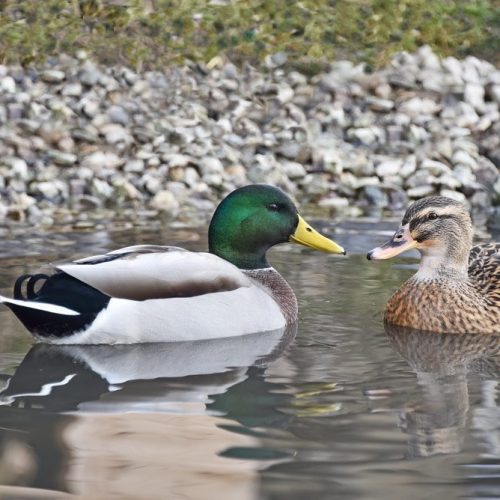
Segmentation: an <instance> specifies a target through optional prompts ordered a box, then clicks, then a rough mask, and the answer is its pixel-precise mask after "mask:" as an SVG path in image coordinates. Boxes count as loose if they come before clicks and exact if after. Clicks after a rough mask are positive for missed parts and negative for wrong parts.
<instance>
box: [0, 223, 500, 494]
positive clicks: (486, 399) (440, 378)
mask: <svg viewBox="0 0 500 500" xmlns="http://www.w3.org/2000/svg"><path fill="white" fill-rule="evenodd" d="M393 227H394V224H387V225H377V226H373V225H369V224H361V223H357V224H353V225H348V226H344V227H343V231H342V232H339V234H337V235H336V239H337V240H338V241H339V243H341V244H342V245H344V246H346V247H347V248H354V249H357V250H358V252H359V254H356V253H354V254H352V255H350V256H349V257H348V258H337V257H333V256H329V255H324V254H318V253H313V252H310V251H308V250H306V249H304V250H302V249H300V248H298V247H292V246H291V245H287V246H283V247H281V248H279V249H276V250H273V254H272V256H271V260H272V262H273V264H275V266H276V267H277V268H278V269H279V270H280V271H282V273H283V274H284V275H285V276H286V278H287V279H288V281H289V282H290V283H291V284H292V286H293V288H294V289H295V290H296V293H297V296H298V298H299V303H300V310H301V318H300V323H299V325H298V331H297V332H295V331H287V332H271V333H269V332H268V333H263V334H258V335H255V336H248V337H245V338H240V339H232V340H220V341H212V342H199V343H185V344H176V345H168V344H163V345H158V346H152V345H149V346H117V347H108V346H103V347H71V346H69V347H56V346H42V345H39V346H34V347H32V346H31V340H30V338H29V336H28V335H27V334H26V333H25V332H24V330H23V329H22V327H21V326H20V325H19V324H18V323H17V321H16V320H15V319H14V318H12V316H11V315H10V314H9V312H8V311H4V310H2V311H1V312H0V321H1V323H0V324H1V325H2V336H1V337H0V349H1V352H2V354H1V355H0V366H1V369H0V374H1V375H0V377H1V378H0V381H1V382H2V383H3V385H4V388H3V390H2V391H1V394H0V484H2V485H3V486H0V494H2V495H3V496H9V497H12V498H35V497H36V498H38V497H39V496H40V495H42V496H43V493H44V492H46V496H47V498H54V497H55V495H56V492H57V494H61V495H62V496H63V497H66V496H67V494H76V495H83V496H86V497H93V498H113V497H120V498H122V497H123V498H125V497H127V498H183V499H184V498H192V499H204V498H207V499H208V498H222V497H224V498H238V499H257V498H263V499H303V498H343V497H346V498H384V499H392V498H394V499H400V498H405V497H406V498H436V497H438V495H443V497H444V498H497V497H500V407H499V394H498V392H499V375H500V357H499V351H500V341H499V339H498V338H494V337H481V336H468V337H457V336H436V335H429V334H424V333H421V332H412V331H402V330H400V329H392V330H387V331H385V330H384V326H383V324H382V317H381V310H382V309H383V305H384V303H385V301H386V300H387V298H388V296H389V295H390V294H391V292H392V290H394V289H395V288H396V287H397V286H398V285H399V283H401V281H402V280H403V279H405V278H406V277H407V276H408V275H409V274H410V273H411V272H412V269H413V268H414V267H415V261H414V260H411V259H401V260H399V261H397V262H395V263H394V262H392V263H391V262H384V263H380V264H373V263H370V262H368V261H366V260H365V258H364V252H365V251H366V250H367V249H369V248H371V247H373V246H375V245H376V244H378V243H380V242H381V241H383V240H384V239H385V238H386V237H387V235H388V234H389V233H390V231H391V230H392V228H393ZM203 241H204V237H203V235H201V236H200V235H199V234H198V233H197V232H192V231H189V230H187V229H178V230H175V231H165V232H162V233H158V231H156V230H155V231H148V230H144V229H140V230H139V229H137V230H134V229H131V230H128V231H118V230H117V231H107V232H104V231H103V232H96V233H82V234H78V235H75V234H71V233H67V234H63V233H61V234H52V235H50V234H49V235H47V234H40V235H36V234H28V235H26V234H22V235H19V236H17V235H14V236H13V237H11V238H10V239H7V240H5V241H3V242H2V244H1V245H0V285H1V286H2V293H10V284H11V283H12V281H13V278H14V277H15V276H16V275H18V274H21V273H23V272H26V271H28V270H33V269H34V268H36V267H37V265H38V263H39V262H46V261H55V260H58V259H66V258H68V257H71V256H77V255H84V254H90V253H100V252H102V251H106V250H109V249H112V248H116V247H118V246H123V245H128V244H135V243H141V242H154V243H166V242H172V243H176V244H180V245H183V246H186V247H188V248H192V249H202V248H203V247H204V243H203ZM41 490H43V491H41ZM35 494H36V495H38V496H35Z"/></svg>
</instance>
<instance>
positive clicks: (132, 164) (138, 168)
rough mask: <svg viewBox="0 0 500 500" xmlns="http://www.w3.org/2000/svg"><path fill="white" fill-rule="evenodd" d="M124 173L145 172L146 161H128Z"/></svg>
mask: <svg viewBox="0 0 500 500" xmlns="http://www.w3.org/2000/svg"><path fill="white" fill-rule="evenodd" d="M123 171H124V172H135V173H142V172H143V171H144V161H143V160H138V159H131V160H128V161H127V163H125V165H124V167H123Z"/></svg>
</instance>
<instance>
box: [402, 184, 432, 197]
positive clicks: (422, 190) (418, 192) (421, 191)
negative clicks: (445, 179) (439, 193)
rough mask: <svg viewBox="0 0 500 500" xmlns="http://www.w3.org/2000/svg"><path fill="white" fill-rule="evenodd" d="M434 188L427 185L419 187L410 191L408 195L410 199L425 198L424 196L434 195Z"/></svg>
mask: <svg viewBox="0 0 500 500" xmlns="http://www.w3.org/2000/svg"><path fill="white" fill-rule="evenodd" d="M434 192H435V191H434V186H430V185H428V184H425V185H423V186H417V187H413V188H410V189H408V191H407V194H408V196H409V197H410V198H423V197H424V196H430V195H431V194H434Z"/></svg>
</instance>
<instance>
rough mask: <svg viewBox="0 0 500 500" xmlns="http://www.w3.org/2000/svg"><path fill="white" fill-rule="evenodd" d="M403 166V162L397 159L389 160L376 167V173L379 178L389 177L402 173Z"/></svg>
mask: <svg viewBox="0 0 500 500" xmlns="http://www.w3.org/2000/svg"><path fill="white" fill-rule="evenodd" d="M402 165H403V160H401V159H399V158H397V159H395V158H387V159H385V160H383V161H381V162H380V163H379V164H378V165H377V166H376V167H375V172H376V173H377V175H378V176H379V177H387V176H390V175H396V174H398V173H399V172H400V170H401V167H402Z"/></svg>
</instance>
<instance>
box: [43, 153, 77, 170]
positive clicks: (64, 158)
mask: <svg viewBox="0 0 500 500" xmlns="http://www.w3.org/2000/svg"><path fill="white" fill-rule="evenodd" d="M48 154H49V157H50V158H51V159H52V160H54V163H56V164H57V165H61V166H64V167H66V166H70V165H74V164H75V163H76V162H77V161H78V156H77V155H75V154H72V153H64V152H62V151H57V150H51V151H49V152H48Z"/></svg>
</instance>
